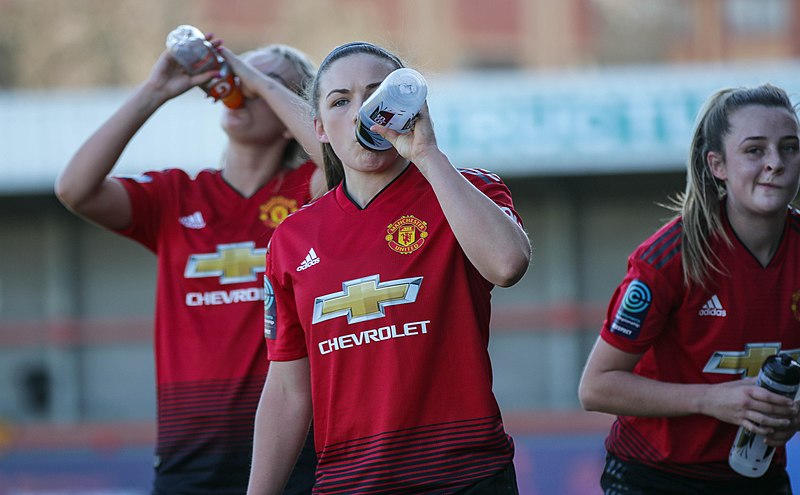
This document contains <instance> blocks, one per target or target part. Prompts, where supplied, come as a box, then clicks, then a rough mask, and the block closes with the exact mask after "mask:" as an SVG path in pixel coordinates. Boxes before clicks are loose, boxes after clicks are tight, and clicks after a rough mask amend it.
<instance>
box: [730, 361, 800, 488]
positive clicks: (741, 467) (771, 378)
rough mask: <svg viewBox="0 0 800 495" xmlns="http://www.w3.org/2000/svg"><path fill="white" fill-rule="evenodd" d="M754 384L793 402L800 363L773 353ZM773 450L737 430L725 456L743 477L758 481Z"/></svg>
mask: <svg viewBox="0 0 800 495" xmlns="http://www.w3.org/2000/svg"><path fill="white" fill-rule="evenodd" d="M756 385H758V386H760V387H764V388H765V389H767V390H769V391H770V392H774V393H776V394H780V395H783V396H784V397H789V398H790V399H792V400H794V399H795V396H796V395H797V390H798V388H800V364H798V363H797V361H795V360H794V359H792V358H791V357H790V356H788V355H787V354H776V355H773V356H769V357H768V358H767V359H765V360H764V364H763V365H762V366H761V371H760V372H759V373H758V378H756ZM773 455H775V447H770V446H768V445H767V444H765V443H764V437H763V436H762V435H756V434H755V433H753V432H751V431H748V430H747V429H745V428H744V426H740V427H739V431H737V432H736V439H735V440H734V441H733V447H731V452H730V454H729V455H728V464H729V465H730V466H731V468H732V469H733V470H734V471H736V472H737V473H739V474H741V475H742V476H747V477H748V478H758V477H759V476H762V475H763V474H764V473H765V472H766V471H767V468H769V464H770V462H772V456H773Z"/></svg>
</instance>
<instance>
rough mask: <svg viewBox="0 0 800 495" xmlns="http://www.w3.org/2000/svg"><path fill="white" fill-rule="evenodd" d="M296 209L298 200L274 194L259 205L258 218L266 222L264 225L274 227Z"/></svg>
mask: <svg viewBox="0 0 800 495" xmlns="http://www.w3.org/2000/svg"><path fill="white" fill-rule="evenodd" d="M295 211H297V201H296V200H294V199H289V198H284V197H283V196H274V197H272V198H269V201H267V202H266V203H264V204H263V205H261V206H260V207H259V214H258V218H260V219H261V221H262V222H264V225H266V226H267V227H272V228H273V229H274V228H275V227H277V226H278V225H279V224H280V223H281V222H283V220H284V219H285V218H286V217H288V216H289V215H290V214H291V213H293V212H295Z"/></svg>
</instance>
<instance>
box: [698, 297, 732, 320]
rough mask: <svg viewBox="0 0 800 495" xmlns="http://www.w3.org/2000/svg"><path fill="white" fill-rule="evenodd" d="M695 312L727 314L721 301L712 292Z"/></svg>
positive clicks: (709, 314)
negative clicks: (709, 297)
mask: <svg viewBox="0 0 800 495" xmlns="http://www.w3.org/2000/svg"><path fill="white" fill-rule="evenodd" d="M697 314H698V315H700V316H727V315H728V312H727V311H725V308H723V307H722V303H721V302H719V298H718V297H717V295H716V294H714V295H713V296H712V297H711V299H709V300H708V301H707V302H706V303H705V304H704V305H703V307H702V308H700V311H699V312H698V313H697Z"/></svg>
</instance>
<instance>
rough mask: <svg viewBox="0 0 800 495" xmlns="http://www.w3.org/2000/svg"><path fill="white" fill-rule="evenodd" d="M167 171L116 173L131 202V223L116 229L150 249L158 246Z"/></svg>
mask: <svg viewBox="0 0 800 495" xmlns="http://www.w3.org/2000/svg"><path fill="white" fill-rule="evenodd" d="M169 176H170V172H167V171H165V172H147V173H145V174H142V175H137V176H124V177H122V176H120V177H115V179H116V180H118V181H119V182H120V183H121V184H122V185H123V186H124V187H125V191H126V192H127V193H128V198H129V199H130V202H131V215H132V220H131V225H130V227H128V228H127V229H123V230H120V231H117V232H118V233H119V234H121V235H123V236H125V237H130V238H131V239H133V240H135V241H138V242H140V243H141V244H143V245H144V246H145V247H146V248H148V249H149V250H151V251H153V252H157V250H158V235H159V230H160V228H161V213H162V212H163V211H165V210H166V209H167V208H166V205H165V204H164V202H165V201H166V199H165V198H168V197H169V196H170V194H169V191H170V189H171V186H170V180H169Z"/></svg>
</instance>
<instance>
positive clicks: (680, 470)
mask: <svg viewBox="0 0 800 495" xmlns="http://www.w3.org/2000/svg"><path fill="white" fill-rule="evenodd" d="M605 443H606V450H608V451H609V452H611V453H613V454H615V455H616V456H618V457H619V458H621V459H623V460H626V461H630V462H637V463H640V464H644V465H647V466H651V467H654V468H657V469H659V470H662V471H667V472H670V473H675V474H679V475H681V476H688V477H692V478H700V479H709V480H729V479H732V478H736V477H737V476H738V475H737V474H735V473H734V472H733V471H731V469H730V467H728V463H727V462H725V461H723V462H713V463H704V464H698V463H693V464H677V463H674V462H669V461H667V460H665V459H664V457H663V456H662V455H661V454H660V453H659V452H658V451H657V450H656V449H654V448H653V447H652V446H651V444H650V442H649V441H648V440H647V438H645V437H644V436H642V435H641V434H639V432H638V431H636V430H634V429H633V428H632V427H631V426H630V424H629V421H628V419H627V418H626V417H624V416H623V417H619V418H617V420H616V421H615V422H614V424H613V425H612V427H611V433H610V434H609V436H608V438H606V442H605ZM781 454H782V452H781V451H778V452H776V453H775V458H774V459H773V462H775V463H776V465H777V464H779V463H781Z"/></svg>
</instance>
